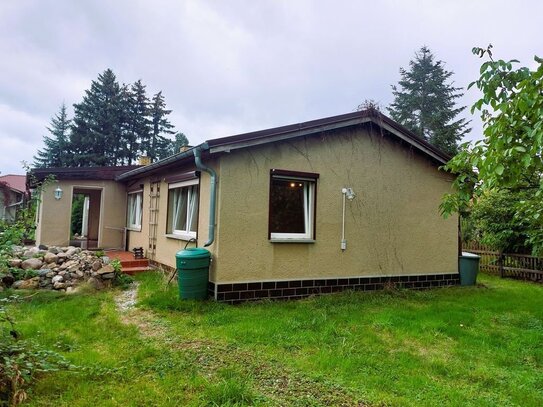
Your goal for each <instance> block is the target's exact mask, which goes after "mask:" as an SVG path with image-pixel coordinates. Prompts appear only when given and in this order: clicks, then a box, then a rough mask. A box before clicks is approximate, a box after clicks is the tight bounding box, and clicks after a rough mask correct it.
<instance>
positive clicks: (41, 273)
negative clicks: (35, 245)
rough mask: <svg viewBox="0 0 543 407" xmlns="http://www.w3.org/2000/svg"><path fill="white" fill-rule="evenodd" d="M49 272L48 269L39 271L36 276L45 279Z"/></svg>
mask: <svg viewBox="0 0 543 407" xmlns="http://www.w3.org/2000/svg"><path fill="white" fill-rule="evenodd" d="M50 272H51V270H49V269H41V270H40V271H38V275H39V276H40V277H42V276H43V277H45V276H47V274H49V273H50Z"/></svg>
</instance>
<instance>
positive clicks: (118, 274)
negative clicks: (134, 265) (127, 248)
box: [110, 259, 134, 288]
mask: <svg viewBox="0 0 543 407" xmlns="http://www.w3.org/2000/svg"><path fill="white" fill-rule="evenodd" d="M110 264H111V266H112V267H113V270H114V271H115V277H114V278H113V285H116V286H118V287H121V288H127V287H128V286H129V285H130V284H132V283H133V282H134V279H133V278H132V277H131V276H129V275H128V274H125V273H123V271H122V266H121V261H120V260H119V259H114V260H112V261H111V263H110Z"/></svg>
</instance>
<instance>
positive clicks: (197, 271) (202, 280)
mask: <svg viewBox="0 0 543 407" xmlns="http://www.w3.org/2000/svg"><path fill="white" fill-rule="evenodd" d="M175 260H176V267H177V279H178V282H179V298H181V299H182V300H205V299H206V298H207V283H208V281H209V263H210V261H211V253H210V252H209V250H206V249H201V248H197V247H196V248H189V249H185V250H181V251H180V252H177V254H176V255H175Z"/></svg>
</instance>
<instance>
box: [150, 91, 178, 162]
mask: <svg viewBox="0 0 543 407" xmlns="http://www.w3.org/2000/svg"><path fill="white" fill-rule="evenodd" d="M171 112H172V111H171V110H168V109H166V101H165V100H164V96H163V95H162V91H160V92H158V93H157V94H156V95H154V96H153V99H152V100H151V112H150V118H151V132H150V135H149V141H148V143H146V144H143V143H142V151H146V152H147V156H149V157H150V158H151V161H155V160H156V159H161V158H165V157H167V156H168V155H170V152H171V142H172V141H171V139H170V138H169V135H171V134H174V133H175V131H173V130H172V129H173V127H174V126H173V125H172V124H171V123H170V121H169V120H168V117H167V116H168V115H169V114H170V113H171Z"/></svg>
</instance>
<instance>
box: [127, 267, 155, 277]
mask: <svg viewBox="0 0 543 407" xmlns="http://www.w3.org/2000/svg"><path fill="white" fill-rule="evenodd" d="M150 270H153V269H152V268H151V267H123V268H122V272H123V273H124V274H128V275H131V276H133V275H134V274H137V273H143V272H145V271H150Z"/></svg>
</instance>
